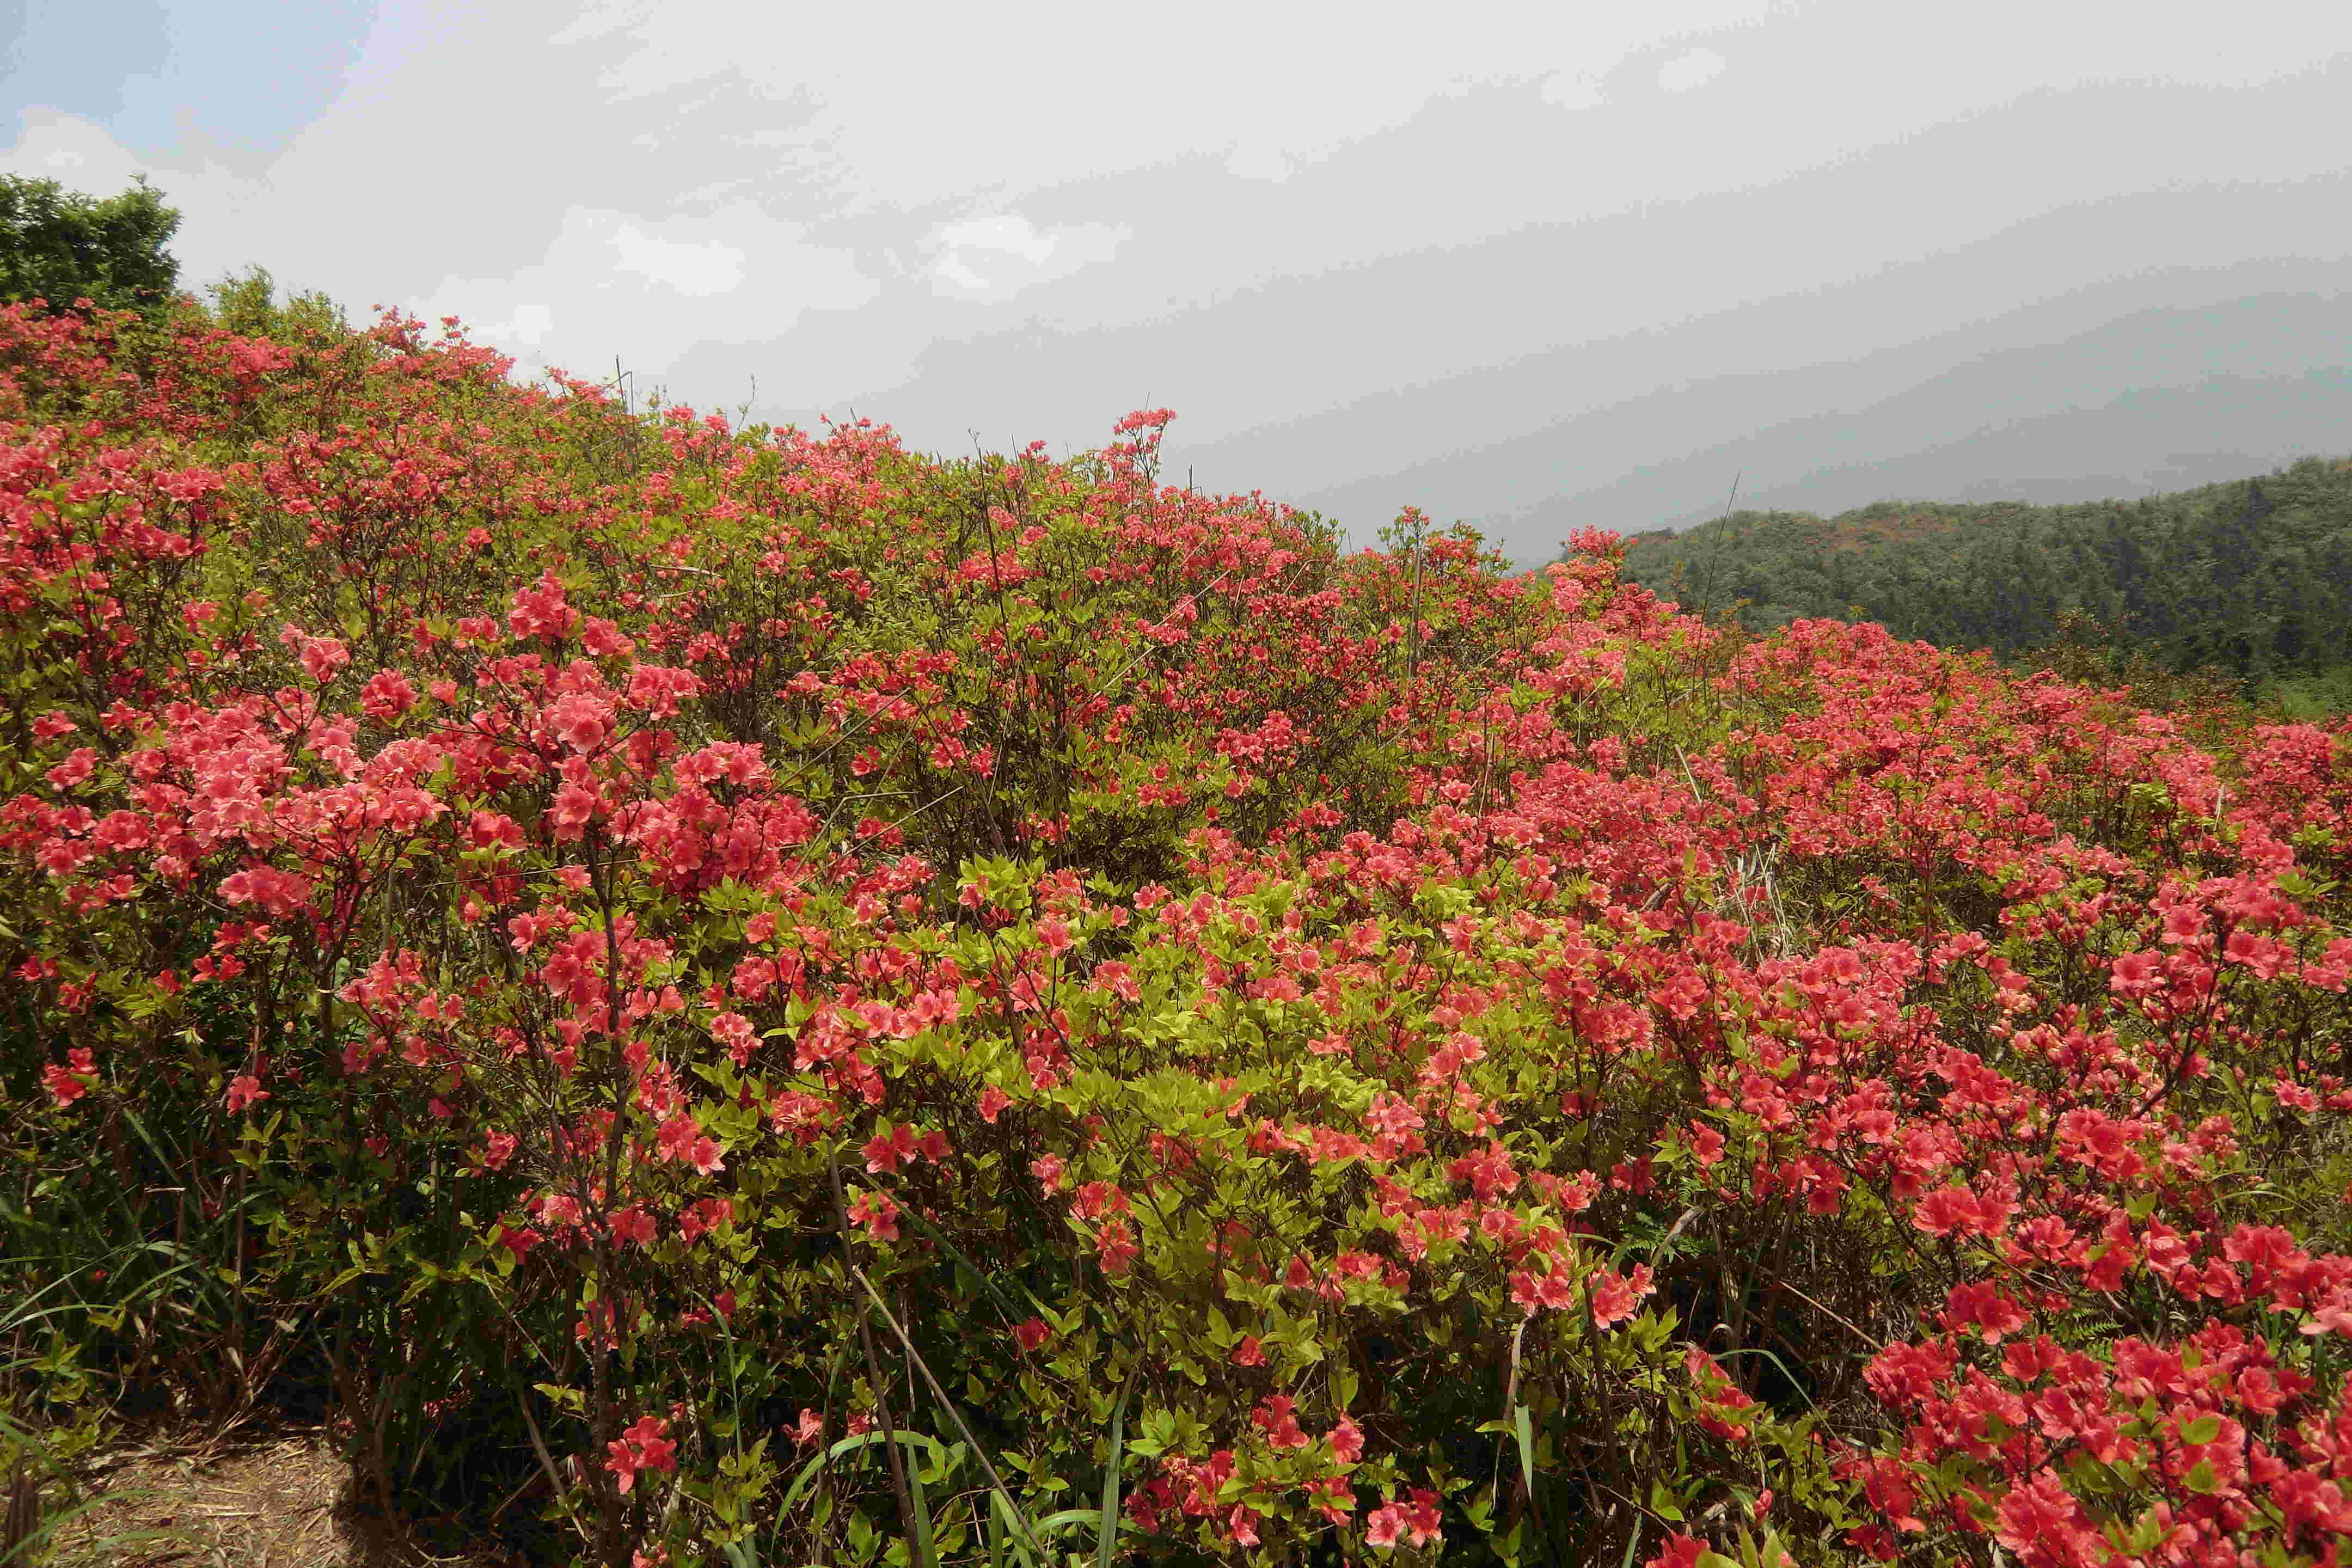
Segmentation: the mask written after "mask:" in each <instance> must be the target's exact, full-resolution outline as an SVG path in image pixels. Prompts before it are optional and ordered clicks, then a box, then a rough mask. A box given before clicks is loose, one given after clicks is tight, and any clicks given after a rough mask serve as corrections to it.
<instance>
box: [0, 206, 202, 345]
mask: <svg viewBox="0 0 2352 1568" xmlns="http://www.w3.org/2000/svg"><path fill="white" fill-rule="evenodd" d="M179 226H180V215H179V212H178V211H177V209H175V208H173V207H168V206H165V205H163V196H162V195H161V194H160V193H159V192H157V191H154V190H152V189H151V188H150V187H149V186H148V184H147V180H146V176H145V175H143V174H142V175H141V176H140V177H139V181H138V184H136V185H135V186H134V187H133V188H132V189H131V190H127V191H124V192H123V193H121V195H116V196H112V197H110V198H108V199H107V200H105V201H99V200H97V199H95V198H93V197H90V196H87V195H81V194H79V192H72V191H68V190H65V189H64V188H62V187H61V186H59V185H58V183H57V182H56V181H55V180H28V179H26V178H24V177H22V176H20V175H16V174H0V300H31V299H35V298H41V299H46V300H47V301H48V308H49V310H51V311H52V312H55V311H59V310H68V309H70V308H71V306H72V304H73V302H74V300H77V299H88V300H90V301H91V302H92V303H93V304H95V305H98V306H100V307H101V308H103V309H107V310H138V311H140V312H142V313H143V314H146V315H149V316H155V315H160V314H161V313H163V311H165V310H168V309H169V308H170V304H171V297H172V289H173V285H174V284H175V283H176V282H177V281H178V279H179V272H180V268H179V263H177V262H176V261H174V260H173V259H172V258H171V256H170V254H169V253H168V252H166V251H165V250H164V248H163V247H165V246H166V245H168V244H169V243H171V238H172V236H173V233H174V232H176V231H177V230H178V228H179Z"/></svg>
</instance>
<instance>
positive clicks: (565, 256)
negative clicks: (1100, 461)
mask: <svg viewBox="0 0 2352 1568" xmlns="http://www.w3.org/2000/svg"><path fill="white" fill-rule="evenodd" d="M305 16H306V17H307V18H308V20H306V22H305V24H304V26H303V28H302V29H300V30H298V31H296V32H292V33H289V32H287V31H286V30H285V29H284V28H282V27H278V26H277V25H276V20H275V19H276V17H277V13H276V11H275V10H274V9H268V8H259V7H255V8H244V7H241V6H239V5H236V4H232V3H228V0H222V3H220V4H216V5H211V6H209V7H205V6H198V5H194V4H193V0H171V3H169V4H159V5H155V6H152V7H151V8H150V9H149V10H148V11H147V12H143V13H142V12H137V11H126V12H124V13H122V14H121V15H110V14H107V13H104V12H103V10H102V8H100V7H71V8H68V7H64V6H57V5H45V6H43V7H42V8H41V10H40V11H39V13H38V15H37V16H35V17H33V18H32V21H31V24H30V25H28V26H26V28H25V29H24V30H23V31H22V33H21V35H20V37H19V38H18V39H17V43H16V50H15V54H14V56H13V62H14V63H13V64H12V66H11V68H10V69H11V71H12V72H13V74H11V75H10V76H8V77H7V78H6V82H7V90H8V91H9V93H10V94H11V97H12V99H13V100H14V101H13V103H11V102H9V101H5V100H0V110H5V109H6V108H9V107H14V108H15V109H16V110H17V113H18V123H19V132H18V135H17V140H16V145H15V146H14V147H13V148H12V149H9V150H7V151H5V153H0V167H5V168H6V169H8V170H10V171H12V172H17V173H41V174H56V175H57V176H58V177H59V178H62V179H65V180H66V181H67V183H68V184H75V185H78V186H79V187H81V188H84V189H90V190H95V191H107V190H112V189H117V188H120V186H121V184H124V183H127V181H128V179H129V177H130V175H131V172H132V171H133V170H135V169H145V170H148V171H150V172H151V173H152V175H153V176H154V178H155V180H156V183H157V184H159V185H161V186H162V187H163V189H164V190H165V191H166V193H167V195H170V196H171V197H172V199H173V201H174V202H175V203H176V204H177V205H180V206H181V207H182V208H183V210H184V212H185V213H186V214H187V221H186V223H185V225H184V228H183V232H182V241H181V244H180V247H179V249H180V254H181V256H182V258H183V260H184V264H185V265H184V272H185V274H186V275H187V276H189V277H190V279H191V280H192V281H195V280H204V279H210V278H212V277H215V276H217V275H219V274H220V273H221V272H223V271H226V270H227V269H229V268H235V267H239V266H242V265H245V264H247V263H250V262H261V263H263V264H265V265H268V267H269V268H271V270H272V271H273V272H274V273H275V274H277V276H278V278H279V279H281V280H282V281H285V282H288V283H289V284H292V285H294V286H297V287H311V288H323V289H326V290H327V291H328V292H330V293H331V294H333V295H335V296H336V297H337V298H338V299H341V300H344V301H345V302H346V303H348V304H350V305H351V306H352V307H353V309H354V310H364V309H365V308H366V307H368V306H369V305H371V304H373V303H374V302H376V301H379V300H380V301H383V302H387V303H394V304H399V305H402V306H404V308H407V309H410V310H415V311H416V312H417V313H419V314H422V315H425V316H428V317H431V316H436V315H441V314H446V313H456V314H458V315H460V316H462V317H463V318H464V319H465V320H466V321H467V322H468V324H469V325H470V326H471V327H472V328H473V329H474V331H475V333H476V335H477V336H478V338H481V339H485V340H487V341H489V342H495V343H497V344H499V346H500V347H502V348H504V349H505V350H507V351H508V352H509V353H514V354H516V355H517V356H518V358H519V360H520V368H519V374H529V373H530V371H532V370H533V369H534V368H536V367H537V366H539V365H541V364H544V363H553V364H557V365H561V366H562V367H563V368H565V369H567V370H570V371H572V372H573V373H575V374H601V373H603V372H604V370H605V369H606V368H607V367H609V366H610V365H611V363H613V361H614V356H615V355H618V356H619V358H620V359H621V360H622V362H623V363H625V364H626V365H628V366H629V367H630V368H632V369H634V370H635V371H636V372H637V373H638V374H639V376H640V379H641V384H642V383H645V382H650V383H654V384H662V385H665V386H666V387H667V390H668V391H669V393H670V394H671V395H673V396H675V397H677V398H680V399H684V400H686V401H688V402H692V403H695V404H696V405H698V406H703V407H719V406H728V407H732V406H733V405H736V404H738V403H739V402H740V401H741V400H742V399H743V398H744V397H745V396H746V395H748V394H749V393H750V389H751V384H752V382H753V380H754V378H756V380H757V384H758V387H759V396H758V398H757V399H756V401H755V404H754V409H753V412H754V416H761V417H768V418H772V419H778V418H791V419H794V420H798V421H800V422H802V423H814V421H815V420H816V419H817V418H818V417H819V416H823V415H831V416H846V415H847V414H848V413H849V412H850V411H851V410H852V409H853V408H854V409H855V411H856V413H858V414H860V415H864V416H871V417H877V418H879V419H883V420H886V421H887V422H889V423H892V424H894V425H896V426H898V428H899V429H900V431H901V433H902V434H903V435H904V436H905V437H907V438H908V441H909V443H910V444H912V445H915V446H917V447H923V448H928V449H934V450H947V451H960V450H965V449H968V447H969V437H968V435H967V432H969V431H971V430H975V429H976V430H978V431H979V433H980V435H981V437H982V440H983V441H984V442H986V443H988V444H990V445H993V446H998V447H1007V446H1012V445H1015V444H1018V443H1021V442H1024V441H1026V440H1029V439H1032V438H1038V439H1044V440H1046V441H1047V442H1048V443H1049V445H1051V446H1054V447H1058V448H1065V449H1066V448H1070V447H1080V446H1091V445H1095V444H1097V443H1099V442H1100V441H1101V440H1102V439H1104V438H1105V437H1106V434H1107V432H1108V426H1109V425H1110V423H1111V422H1112V421H1113V420H1114V419H1116V418H1117V417H1118V416H1119V415H1120V414H1122V413H1124V412H1126V411H1127V410H1129V409H1130V408H1133V407H1137V406H1140V405H1146V404H1151V405H1168V406H1173V407H1174V408H1176V409H1177V410H1178V412H1179V415H1180V416H1181V417H1180V419H1179V422H1178V424H1177V426H1175V428H1174V431H1173V432H1172V434H1171V442H1170V453H1171V460H1173V461H1175V462H1177V463H1179V464H1184V463H1189V464H1191V465H1192V467H1193V468H1194V469H1195V470H1196V472H1197V474H1198V477H1199V478H1200V479H1202V482H1203V483H1206V484H1209V485H1211V486H1212V487H1213V488H1217V489H1264V490H1265V491H1266V492H1267V493H1269V494H1272V495H1276V496H1280V497H1282V498H1284V499H1289V500H1300V501H1306V502H1309V503H1312V504H1316V505H1318V506H1322V507H1324V508H1325V509H1326V510H1331V511H1333V512H1334V513H1335V514H1336V515H1339V516H1340V517H1342V519H1343V521H1347V522H1348V523H1349V524H1350V526H1351V527H1352V528H1354V529H1355V531H1357V533H1358V535H1359V537H1369V534H1370V530H1371V529H1372V528H1373V527H1374V526H1376V525H1377V524H1378V523H1379V522H1380V521H1384V520H1385V518H1386V517H1388V516H1390V515H1392V514H1393V512H1394V510H1396V509H1397V507H1398V506H1400V505H1402V504H1405V503H1407V502H1411V503H1414V504H1418V505H1421V506H1423V508H1424V509H1426V510H1429V511H1431V512H1432V513H1433V514H1434V515H1438V516H1441V517H1449V516H1461V517H1469V518H1476V519H1481V520H1484V521H1486V523H1487V524H1489V525H1491V526H1492V528H1493V529H1494V531H1496V535H1497V536H1498V537H1499V538H1501V539H1502V540H1503V542H1505V543H1506V544H1507V546H1508V547H1509V548H1511V549H1512V550H1514V551H1516V552H1519V553H1521V554H1522V555H1527V556H1532V555H1535V554H1540V553H1543V552H1548V551H1549V548H1550V547H1551V545H1552V543H1553V542H1554V539H1553V538H1552V537H1547V534H1548V533H1549V532H1550V531H1552V530H1554V529H1556V528H1557V527H1558V526H1559V522H1560V521H1561V520H1563V519H1566V518H1570V517H1578V518H1581V517H1582V516H1583V515H1584V514H1585V513H1586V512H1587V511H1589V510H1593V509H1596V508H1598V509H1601V510H1610V511H1612V512H1613V513H1618V514H1622V517H1621V519H1620V521H1622V523H1623V525H1626V526H1640V525H1643V524H1644V523H1646V522H1648V521H1655V520H1658V519H1664V518H1668V517H1680V516H1684V515H1685V514H1687V513H1690V512H1692V511H1694V510H1702V509H1704V508H1705V506H1706V504H1707V499H1708V498H1710V497H1712V496H1713V495H1715V494H1717V493H1718V492H1719V490H1720V488H1721V484H1722V483H1723V482H1724V481H1725V480H1726V479H1727V476H1725V475H1719V474H1717V472H1716V471H1715V470H1716V469H1717V468H1721V467H1723V466H1724V465H1725V464H1726V463H1727V462H1728V463H1729V464H1731V465H1733V466H1741V465H1749V466H1752V468H1753V469H1754V478H1753V479H1752V480H1751V486H1752V487H1753V493H1755V494H1757V495H1759V496H1762V495H1764V494H1766V493H1768V491H1769V493H1775V494H1778V493H1786V494H1790V495H1796V494H1799V493H1803V494H1806V495H1813V494H1816V493H1818V494H1821V495H1825V496H1826V495H1831V494H1838V495H1843V493H1845V491H1844V488H1842V487H1845V488H1850V487H1851V486H1852V485H1870V484H1897V483H1900V484H1903V485H1912V486H1928V487H1942V488H1944V489H1953V488H1954V487H1958V488H1960V489H1965V488H1967V487H1970V486H1976V487H1982V486H1988V485H1990V486H1996V487H1997V486H2000V485H2002V484H2028V485H2038V486H2042V487H2044V488H2045V489H2051V493H2053V494H2055V493H2056V491H2057V490H2059V489H2065V488H2066V487H2068V486H2077V487H2079V486H2081V485H2084V484H2106V483H2110V482H2124V483H2133V482H2137V477H2138V476H2145V475H2149V474H2156V473H2166V472H2171V471H2173V469H2172V468H2167V465H2168V464H2170V465H2175V466H2176V467H2177V466H2178V464H2179V462H2181V461H2185V460H2186V459H2185V458H2183V457H2182V454H2184V453H2187V452H2189V451H2190V450H2191V447H2189V446H2184V445H2183V443H2184V441H2189V440H2190V439H2191V435H2192V434H2193V430H2194V428H2197V427H2203V428H2206V429H2207V430H2209V432H2210V435H2209V437H2207V438H2205V439H2204V440H2203V444H2202V445H2201V446H2199V447H2195V449H2196V450H2200V451H2205V452H2207V453H2208V454H2209V455H2212V456H2211V460H2212V461H2215V462H2220V461H2242V460H2249V459H2251V458H2252V457H2253V456H2254V455H2255V454H2256V453H2257V452H2260V451H2268V450H2270V449H2272V448H2273V447H2276V446H2277V445H2278V444H2279V442H2280V441H2282V440H2285V441H2298V440H2302V439H2305V438H2306V437H2309V438H2312V439H2315V440H2317V439H2324V436H2325V432H2326V430H2327V429H2328V428H2331V427H2333V426H2331V425H2330V420H2332V419H2334V418H2336V416H2335V415H2334V414H2332V413H2330V412H2329V410H2332V409H2334V408H2335V407H2336V403H2335V402H2333V401H2331V400H2332V399H2334V398H2336V392H2335V391H2334V390H2333V388H2334V387H2335V385H2336V382H2335V381H2334V380H2332V379H2331V376H2332V375H2333V373H2334V372H2336V371H2337V370H2339V369H2340V368H2341V367H2342V366H2343V364H2344V363H2345V359H2346V356H2345V354H2344V352H2343V346H2342V345H2343V342H2344V340H2343V338H2342V336H2341V334H2340V333H2337V334H2336V335H2335V336H2333V337H2329V336H2327V335H2326V332H2327V331H2332V330H2333V328H2334V323H2336V321H2337V318H2336V317H2335V316H2332V315H2329V314H2327V311H2329V310H2333V309H2334V308H2335V307H2334V306H2333V305H2332V304H2331V303H2330V302H2329V301H2330V300H2333V299H2335V298H2336V291H2337V290H2339V289H2340V284H2341V280H2342V278H2343V273H2344V269H2345V268H2346V266H2347V261H2352V216H2347V215H2352V202H2347V201H2346V200H2345V199H2344V198H2345V197H2346V195H2347V194H2352V193H2347V191H2346V189H2345V183H2346V176H2347V170H2352V147H2347V144H2346V143H2345V142H2344V141H2343V138H2342V136H2341V134H2340V121H2341V109H2340V105H2341V103H2342V102H2344V101H2346V100H2347V99H2352V91H2347V89H2352V54H2347V50H2352V12H2347V11H2346V10H2345V9H2344V8H2342V7H2340V6H2322V5H2294V4H2286V3H2254V4H2249V5H2240V6H2238V7H2234V8H2232V9H2231V10H2230V11H2228V12H2216V11H2214V10H2212V9H2211V8H2210V7H2207V6H2203V5H2185V4H2158V5H2129V6H2126V5H2121V4H2117V3H2112V0H2098V3H2094V4H2082V5H2064V6H2051V5H2026V4H2024V3H2023V0H1986V3H1984V4H1981V5H1978V6H1975V7H1972V8H1969V10H1968V11H1966V12H1965V13H1961V12H1955V11H1953V10H1952V9H1951V8H1949V7H1947V6H1941V5H1929V4H1927V3H1925V0H1918V3H1913V0H1901V3H1897V4H1886V3H1885V0H1866V3H1865V0H1832V3H1827V4H1812V5H1796V4H1781V3H1775V0H1695V3H1689V4H1676V5H1656V6H1643V7H1631V6H1624V7H1564V6H1558V5H1520V6H1516V7H1496V8H1491V9H1489V10H1486V11H1483V12H1480V13H1478V14H1477V15H1476V16H1474V17H1471V18H1469V19H1468V20H1467V21H1465V22H1463V23H1461V24H1460V25H1453V24H1449V25H1448V26H1444V27H1433V26H1428V25H1427V18H1426V15H1425V13H1419V12H1411V11H1407V10H1405V9H1403V8H1402V7H1398V8H1393V9H1391V10H1386V11H1383V10H1381V9H1379V8H1374V9H1372V10H1370V11H1364V10H1360V11H1359V12H1356V13H1351V14H1350V16H1349V19H1348V24H1347V25H1346V26H1333V25H1331V24H1330V23H1329V22H1328V20H1326V19H1324V18H1322V17H1321V16H1318V14H1316V13H1313V12H1310V11H1306V10H1300V9H1297V8H1289V9H1286V8H1279V7H1268V6H1265V5H1239V4H1230V5H1209V6H1207V7H1206V8H1195V10H1194V11H1192V12H1188V14H1187V16H1186V18H1185V22H1184V25H1183V26H1168V25H1166V24H1165V22H1164V20H1163V19H1161V18H1159V17H1157V16H1153V15H1151V14H1150V13H1146V12H1132V11H1113V12H1109V13H1106V12H1104V11H1102V10H1101V9H1100V8H1099V7H1093V6H1081V5H1076V4H1067V5H1061V4H1056V5H1029V6H1024V7H1020V8H1014V9H1010V10H1008V9H1005V8H993V9H992V8H980V9H975V8H972V7H969V6H952V7H951V6H944V5H942V6H929V5H917V6H912V7H908V8H902V10H901V11H900V12H897V13H893V14H892V15H891V16H890V18H889V19H888V20H887V22H886V23H877V20H876V17H875V15H874V14H873V13H870V12H857V11H854V10H847V9H842V8H832V9H816V10H810V9H806V8H803V9H798V10H792V11H786V10H782V9H779V8H777V7H774V6H772V5H766V4H751V3H749V0H723V3H720V4H716V5H709V6H698V7H695V8H693V9H692V11H691V13H690V14H689V13H688V10H686V9H685V8H679V7H669V6H660V5H651V4H646V3H643V0H635V3H628V4H592V5H578V4H573V3H571V0H509V3H507V4H501V5H495V6H478V5H470V4H465V5H460V4H457V3H456V0H385V3H384V4H382V5H378V6H376V7H375V8H374V9H373V11H371V12H369V13H367V14H365V15H364V16H362V15H360V14H358V13H356V12H353V11H351V10H348V9H345V10H340V11H339V10H336V9H335V8H333V7H330V6H323V5H322V6H317V7H312V8H310V10H308V11H306V13H305ZM205 21H208V22H209V23H210V26H208V27H206V26H199V25H198V24H199V22H205ZM877 28H878V29H880V30H881V32H883V33H886V34H887V37H877ZM117 35H121V36H117ZM100 61H112V62H117V64H116V67H115V68H116V70H117V71H118V74H117V75H116V76H114V77H112V78H110V77H109V76H108V74H107V72H106V70H104V69H100V68H98V67H97V66H96V65H95V64H94V62H100ZM0 124H5V122H0ZM2249 301H2252V303H2248V302H2249ZM2282 389H2287V390H2282ZM2000 432H2009V434H2007V435H2002V434H2000ZM2345 444H2346V445H2347V446H2352V435H2347V437H2346V443H2345ZM2003 465H2007V467H2003ZM2184 471H2185V470H2184ZM1773 487H1779V489H1773ZM1808 487H1811V488H1810V489H1809V488H1808ZM2053 487H2054V488H2053ZM1955 493H1957V491H1955ZM1863 499H1868V498H1866V497H1865V498H1863Z"/></svg>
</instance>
